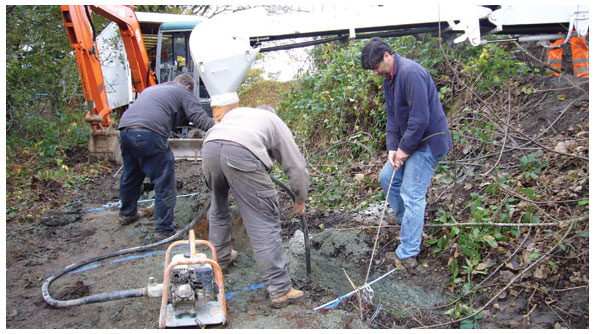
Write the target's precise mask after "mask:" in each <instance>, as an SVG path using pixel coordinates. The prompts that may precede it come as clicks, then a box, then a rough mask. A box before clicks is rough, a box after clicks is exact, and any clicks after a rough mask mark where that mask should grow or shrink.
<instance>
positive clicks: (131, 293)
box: [41, 176, 311, 308]
mask: <svg viewBox="0 0 595 334" xmlns="http://www.w3.org/2000/svg"><path fill="white" fill-rule="evenodd" d="M271 179H272V180H273V182H275V183H276V184H278V185H279V186H280V187H281V188H282V189H283V190H285V192H286V193H287V194H288V195H289V196H290V197H291V198H292V200H294V201H295V194H294V193H293V192H292V191H291V189H289V188H288V187H287V186H286V185H285V184H283V182H281V181H279V180H278V179H276V178H275V177H273V176H271ZM210 204H211V202H210V201H208V202H207V204H206V206H205V207H204V208H203V210H202V211H201V212H200V213H199V214H198V216H196V217H195V218H194V219H193V220H192V221H191V222H190V223H189V224H188V225H186V226H185V227H184V228H183V229H181V230H179V231H178V232H177V233H176V234H174V235H172V236H170V237H169V238H166V239H163V240H160V241H158V242H155V243H152V244H149V245H143V246H138V247H132V248H127V249H122V250H119V251H116V252H113V253H108V254H103V255H99V256H95V257H92V258H89V259H86V260H82V261H79V262H75V263H73V264H71V265H69V266H67V267H65V268H63V269H62V270H60V271H58V272H55V273H53V274H51V275H50V276H49V277H48V278H47V279H46V280H45V281H44V282H43V285H42V287H41V294H42V296H43V299H44V300H45V302H46V303H48V304H49V305H50V306H52V307H56V308H63V307H71V306H78V305H83V304H92V303H100V302H106V301H111V300H117V299H124V298H135V297H143V296H146V295H147V290H146V288H138V289H129V290H119V291H112V292H104V293H100V294H96V295H91V296H85V297H81V298H77V299H70V300H57V299H54V298H52V296H51V295H50V285H51V284H52V282H53V281H54V280H56V279H58V278H59V277H61V276H63V275H64V274H66V273H69V272H71V271H73V270H75V269H78V268H80V267H82V266H84V265H87V264H89V263H93V262H97V261H101V260H104V259H107V258H110V257H114V256H120V255H125V254H128V253H136V252H142V251H146V250H149V249H153V248H157V247H159V246H161V245H163V244H166V243H168V242H171V241H173V240H176V239H178V238H179V237H180V236H182V235H184V234H186V233H188V231H190V229H191V228H192V227H194V225H196V223H198V222H199V221H200V220H201V219H202V218H203V217H205V216H206V214H207V212H208V209H209V207H210ZM300 219H301V221H302V228H303V230H304V242H305V247H306V270H307V273H308V277H310V272H311V269H310V239H309V237H308V224H307V223H306V219H305V215H302V216H300Z"/></svg>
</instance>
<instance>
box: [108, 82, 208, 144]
mask: <svg viewBox="0 0 595 334" xmlns="http://www.w3.org/2000/svg"><path fill="white" fill-rule="evenodd" d="M188 121H191V122H192V123H193V124H194V125H195V126H197V127H198V128H200V129H202V130H205V131H207V130H208V129H210V128H211V127H212V126H213V124H215V121H214V120H213V119H212V118H210V117H209V116H208V115H207V113H206V111H205V110H204V109H203V108H202V106H201V105H200V101H198V99H197V98H196V96H194V94H192V92H191V91H190V90H189V89H188V88H186V87H184V86H182V85H181V84H179V83H177V82H174V81H169V82H166V83H163V84H159V85H156V86H151V87H149V88H147V89H145V90H144V91H143V92H142V93H141V94H140V95H139V96H138V98H137V99H136V101H134V103H132V104H131V105H130V107H129V108H128V110H126V112H124V114H123V115H122V118H121V119H120V124H119V125H118V129H122V128H125V127H129V126H142V127H143V128H146V129H149V130H151V131H153V132H156V133H158V134H160V135H162V136H164V137H169V135H170V133H171V131H172V130H173V129H175V128H176V127H177V126H181V125H185V124H187V123H188Z"/></svg>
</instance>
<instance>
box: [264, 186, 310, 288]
mask: <svg viewBox="0 0 595 334" xmlns="http://www.w3.org/2000/svg"><path fill="white" fill-rule="evenodd" d="M271 180H273V182H274V183H276V184H277V185H278V186H279V187H281V188H282V189H283V190H285V192H286V193H287V194H288V195H289V197H291V199H292V200H293V201H294V202H295V194H294V193H293V191H291V189H289V187H287V186H286V185H285V184H283V182H281V181H279V180H278V179H277V178H276V177H274V176H272V175H271ZM300 220H301V221H302V230H303V232H304V247H305V248H306V273H307V275H308V278H310V274H311V273H312V268H311V266H310V237H309V236H308V223H307V222H306V215H305V214H303V215H300Z"/></svg>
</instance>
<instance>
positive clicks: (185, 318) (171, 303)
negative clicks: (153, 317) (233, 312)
mask: <svg viewBox="0 0 595 334" xmlns="http://www.w3.org/2000/svg"><path fill="white" fill-rule="evenodd" d="M189 234H190V238H189V240H181V241H176V242H174V243H172V244H171V245H170V246H169V247H168V249H167V252H166V253H165V271H164V273H163V285H162V286H160V285H161V284H156V283H154V282H152V279H149V290H151V286H153V287H154V290H153V291H154V293H155V294H159V292H161V291H162V294H161V312H160V314H159V328H166V327H196V326H199V327H204V326H207V325H216V324H225V322H226V319H227V309H226V306H225V292H224V289H223V273H222V272H221V268H220V267H219V264H218V263H217V253H216V251H215V247H214V246H213V244H211V243H210V242H208V241H205V240H196V239H195V237H194V231H193V230H190V232H189ZM182 245H189V246H190V253H188V254H176V255H174V256H173V258H172V257H171V251H172V250H173V249H174V248H175V247H178V246H182ZM197 245H206V246H208V247H209V248H210V249H211V252H212V256H213V258H212V259H209V258H207V256H206V255H205V254H204V253H197V251H196V246H197Z"/></svg>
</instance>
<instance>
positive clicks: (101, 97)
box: [60, 5, 157, 161]
mask: <svg viewBox="0 0 595 334" xmlns="http://www.w3.org/2000/svg"><path fill="white" fill-rule="evenodd" d="M60 10H61V12H62V18H63V19H64V25H65V27H66V31H67V33H68V38H69V40H70V45H71V46H72V48H73V50H74V52H75V55H76V60H77V64H78V67H79V74H80V76H81V82H82V84H83V91H84V95H85V100H86V101H87V106H88V109H89V112H88V113H87V115H86V117H85V120H86V121H87V122H89V123H90V124H91V127H92V129H93V131H92V133H91V137H90V140H89V153H90V157H91V158H99V159H104V158H107V159H111V160H116V161H119V160H121V158H120V150H119V143H118V131H116V130H114V129H112V128H111V127H110V126H111V125H112V121H111V112H112V109H111V108H110V107H109V104H108V100H107V94H106V88H105V82H104V77H103V73H102V70H101V59H100V55H99V52H98V48H97V43H96V32H95V27H94V25H93V18H92V15H91V11H93V12H95V13H97V14H99V15H101V16H104V17H105V18H107V19H109V20H111V21H113V22H115V23H116V24H117V25H118V27H119V28H120V34H121V36H122V41H123V43H124V48H125V50H126V55H127V58H128V63H129V65H130V72H131V75H132V81H133V87H134V89H135V91H136V92H137V93H140V92H142V91H143V90H144V89H145V88H147V87H149V86H152V85H155V84H157V81H156V79H155V75H154V73H153V71H152V70H151V68H150V64H149V56H148V54H147V50H146V49H145V44H144V41H143V37H142V34H141V32H140V26H139V23H138V20H137V18H136V15H135V14H134V9H133V7H131V6H91V5H89V6H87V5H84V6H80V5H76V6H75V5H61V6H60Z"/></svg>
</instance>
